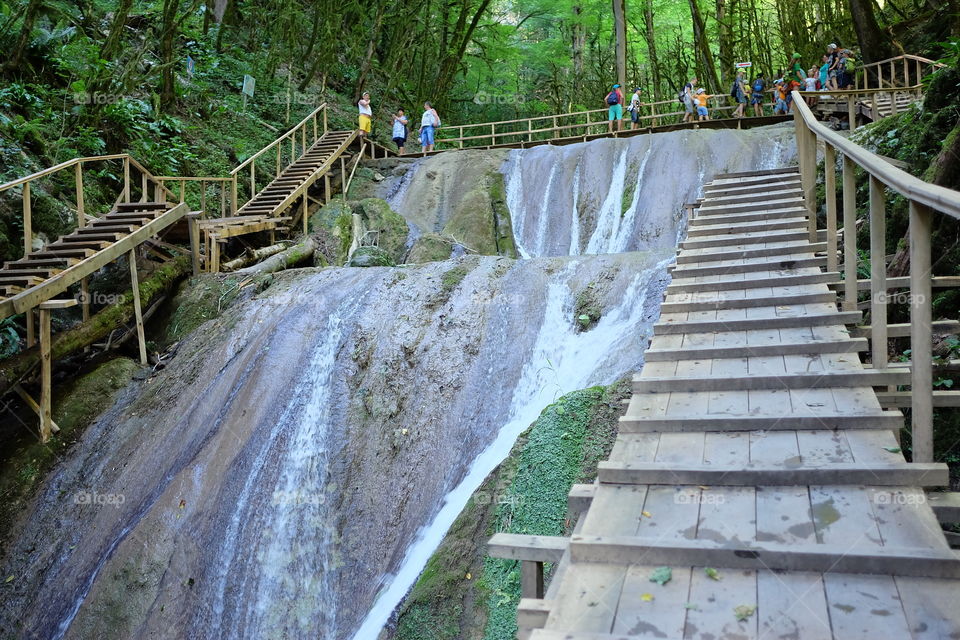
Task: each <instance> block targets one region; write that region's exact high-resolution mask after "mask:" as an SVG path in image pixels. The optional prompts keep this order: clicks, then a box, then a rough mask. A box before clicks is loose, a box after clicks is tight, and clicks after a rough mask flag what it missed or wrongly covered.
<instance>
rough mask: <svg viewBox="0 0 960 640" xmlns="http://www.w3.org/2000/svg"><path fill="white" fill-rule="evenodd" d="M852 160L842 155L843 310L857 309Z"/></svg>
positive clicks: (855, 223) (855, 219)
mask: <svg viewBox="0 0 960 640" xmlns="http://www.w3.org/2000/svg"><path fill="white" fill-rule="evenodd" d="M854 166H855V165H854V164H853V160H851V159H850V158H848V157H847V156H843V310H844V311H856V310H857V259H858V256H857V182H856V174H855V173H854V170H855V169H854Z"/></svg>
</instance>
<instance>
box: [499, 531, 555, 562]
mask: <svg viewBox="0 0 960 640" xmlns="http://www.w3.org/2000/svg"><path fill="white" fill-rule="evenodd" d="M569 543H570V540H569V538H564V537H562V536H531V535H524V534H519V533H495V534H494V535H493V537H491V538H490V541H489V542H488V543H487V555H488V556H490V557H492V558H505V559H508V560H528V561H532V562H559V560H560V557H561V556H562V555H563V553H564V552H565V551H566V550H567V545H568V544H569Z"/></svg>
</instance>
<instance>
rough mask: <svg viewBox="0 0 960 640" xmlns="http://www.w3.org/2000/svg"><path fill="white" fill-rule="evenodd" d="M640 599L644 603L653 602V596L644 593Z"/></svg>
mask: <svg viewBox="0 0 960 640" xmlns="http://www.w3.org/2000/svg"><path fill="white" fill-rule="evenodd" d="M640 599H641V600H643V601H644V602H653V594H652V593H644V594H643V595H641V596H640Z"/></svg>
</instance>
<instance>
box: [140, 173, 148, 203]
mask: <svg viewBox="0 0 960 640" xmlns="http://www.w3.org/2000/svg"><path fill="white" fill-rule="evenodd" d="M149 191H150V187H149V186H148V184H147V174H146V173H143V172H142V171H141V172H140V202H146V201H147V193H148V192H149Z"/></svg>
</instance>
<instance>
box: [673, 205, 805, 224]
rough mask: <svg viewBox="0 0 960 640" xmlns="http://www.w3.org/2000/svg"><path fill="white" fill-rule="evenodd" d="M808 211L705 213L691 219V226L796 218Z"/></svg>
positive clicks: (772, 210)
mask: <svg viewBox="0 0 960 640" xmlns="http://www.w3.org/2000/svg"><path fill="white" fill-rule="evenodd" d="M806 214H807V212H806V211H805V210H803V209H797V208H792V209H767V210H764V211H758V212H754V213H727V214H724V215H704V216H700V217H697V218H694V219H693V220H691V221H690V228H691V229H693V228H699V227H704V226H709V225H716V224H719V223H721V222H722V223H724V224H741V223H744V222H766V221H772V220H781V219H783V218H796V217H800V216H806Z"/></svg>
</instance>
